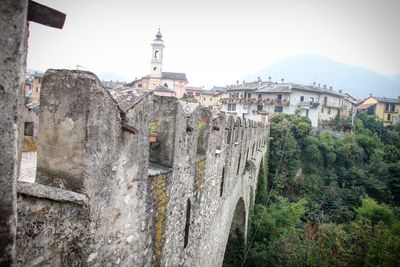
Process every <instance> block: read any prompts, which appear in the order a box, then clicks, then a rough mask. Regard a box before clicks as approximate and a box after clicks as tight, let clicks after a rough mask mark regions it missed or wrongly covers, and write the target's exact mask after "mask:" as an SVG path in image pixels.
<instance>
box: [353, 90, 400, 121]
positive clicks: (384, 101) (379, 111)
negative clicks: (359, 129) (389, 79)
mask: <svg viewBox="0 0 400 267" xmlns="http://www.w3.org/2000/svg"><path fill="white" fill-rule="evenodd" d="M357 110H359V111H362V110H365V111H367V112H368V113H369V114H375V115H376V116H378V117H379V118H380V119H382V120H383V125H384V126H389V125H394V124H396V123H399V122H400V97H399V98H388V97H377V96H372V95H370V96H369V97H368V98H366V99H364V100H363V101H361V102H360V103H359V104H358V106H357Z"/></svg>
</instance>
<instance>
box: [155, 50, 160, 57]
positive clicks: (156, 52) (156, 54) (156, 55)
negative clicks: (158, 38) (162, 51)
mask: <svg viewBox="0 0 400 267" xmlns="http://www.w3.org/2000/svg"><path fill="white" fill-rule="evenodd" d="M158 53H159V52H158V50H156V51H155V52H154V58H155V59H157V58H158Z"/></svg>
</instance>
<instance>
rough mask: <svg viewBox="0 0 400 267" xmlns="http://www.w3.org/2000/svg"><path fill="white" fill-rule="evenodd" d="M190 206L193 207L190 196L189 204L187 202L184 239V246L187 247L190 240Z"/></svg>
mask: <svg viewBox="0 0 400 267" xmlns="http://www.w3.org/2000/svg"><path fill="white" fill-rule="evenodd" d="M190 208H191V203H190V199H189V198H188V200H187V204H186V222H185V238H184V241H183V242H184V243H183V248H186V247H187V244H188V242H189V227H190Z"/></svg>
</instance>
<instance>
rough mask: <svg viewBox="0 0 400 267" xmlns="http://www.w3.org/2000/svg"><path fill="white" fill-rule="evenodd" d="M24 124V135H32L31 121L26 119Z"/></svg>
mask: <svg viewBox="0 0 400 267" xmlns="http://www.w3.org/2000/svg"><path fill="white" fill-rule="evenodd" d="M24 126H25V127H24V135H25V136H33V122H28V121H26V122H25V124H24Z"/></svg>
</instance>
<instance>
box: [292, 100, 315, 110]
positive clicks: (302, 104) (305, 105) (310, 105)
mask: <svg viewBox="0 0 400 267" xmlns="http://www.w3.org/2000/svg"><path fill="white" fill-rule="evenodd" d="M297 106H298V107H301V108H306V109H310V108H317V107H318V106H319V103H318V102H315V101H302V102H300V104H298V105H297Z"/></svg>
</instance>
